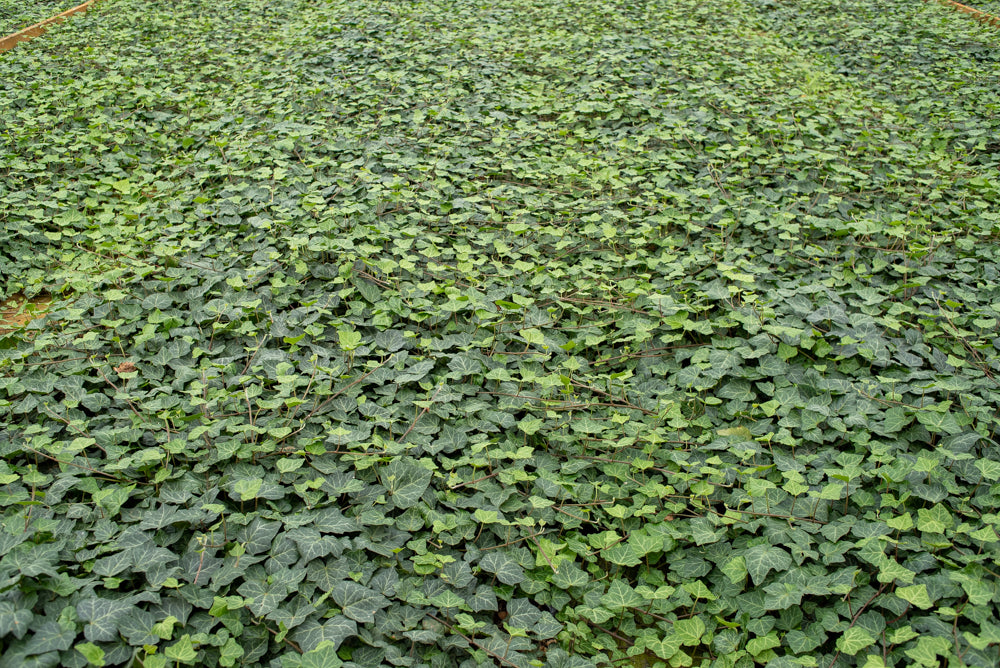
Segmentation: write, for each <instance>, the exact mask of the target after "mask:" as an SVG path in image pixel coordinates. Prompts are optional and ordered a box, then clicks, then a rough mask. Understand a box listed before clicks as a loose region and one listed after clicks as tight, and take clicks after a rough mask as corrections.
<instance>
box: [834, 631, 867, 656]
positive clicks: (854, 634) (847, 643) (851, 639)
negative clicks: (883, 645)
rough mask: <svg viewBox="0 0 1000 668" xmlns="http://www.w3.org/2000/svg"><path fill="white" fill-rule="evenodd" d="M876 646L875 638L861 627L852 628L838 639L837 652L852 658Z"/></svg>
mask: <svg viewBox="0 0 1000 668" xmlns="http://www.w3.org/2000/svg"><path fill="white" fill-rule="evenodd" d="M874 644H875V636H873V635H872V634H870V633H868V631H866V630H864V629H863V628H861V627H859V626H852V627H851V628H849V629H847V630H846V631H844V633H843V635H841V636H840V637H839V638H837V650H838V651H840V652H843V653H844V654H849V655H851V656H854V655H855V654H857V653H858V652H860V651H861V650H863V649H865V648H866V647H870V646H872V645H874Z"/></svg>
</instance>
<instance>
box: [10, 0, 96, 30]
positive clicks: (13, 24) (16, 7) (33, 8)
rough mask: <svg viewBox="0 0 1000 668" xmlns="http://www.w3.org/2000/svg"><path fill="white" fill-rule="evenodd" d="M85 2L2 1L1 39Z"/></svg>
mask: <svg viewBox="0 0 1000 668" xmlns="http://www.w3.org/2000/svg"><path fill="white" fill-rule="evenodd" d="M83 2H84V0H0V37H4V36H6V35H9V34H11V33H15V32H17V31H18V30H23V29H24V28H27V27H28V26H30V25H34V24H36V23H38V22H39V21H44V20H45V19H47V18H49V17H50V16H55V15H56V14H58V13H59V12H64V11H66V10H67V9H71V8H73V7H76V6H77V5H80V4H83Z"/></svg>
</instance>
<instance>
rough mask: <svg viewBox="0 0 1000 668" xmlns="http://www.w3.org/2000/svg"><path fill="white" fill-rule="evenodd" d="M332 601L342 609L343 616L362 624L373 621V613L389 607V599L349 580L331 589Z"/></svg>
mask: <svg viewBox="0 0 1000 668" xmlns="http://www.w3.org/2000/svg"><path fill="white" fill-rule="evenodd" d="M333 600H334V601H336V602H337V605H339V606H340V607H341V608H343V610H344V614H345V615H347V616H348V617H350V618H351V619H353V620H355V621H358V622H362V623H368V622H373V621H375V613H376V612H378V611H379V610H381V609H382V608H385V607H387V606H388V605H389V599H387V598H386V597H385V596H383V595H382V594H379V593H378V592H375V591H372V590H371V589H368V588H367V587H363V586H361V585H359V584H357V583H356V582H351V581H349V580H342V581H341V582H338V583H337V585H336V586H335V587H334V588H333Z"/></svg>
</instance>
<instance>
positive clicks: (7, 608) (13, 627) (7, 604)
mask: <svg viewBox="0 0 1000 668" xmlns="http://www.w3.org/2000/svg"><path fill="white" fill-rule="evenodd" d="M34 617H35V615H34V614H32V612H31V610H28V609H26V608H18V607H16V606H15V605H14V603H13V601H0V637H3V636H5V635H8V634H9V635H13V636H14V637H15V638H23V637H24V634H25V633H27V632H28V628H29V625H30V624H31V620H32V619H34Z"/></svg>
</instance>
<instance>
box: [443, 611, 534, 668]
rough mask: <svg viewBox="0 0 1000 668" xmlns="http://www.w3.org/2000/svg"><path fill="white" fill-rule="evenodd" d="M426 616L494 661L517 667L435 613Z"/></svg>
mask: <svg viewBox="0 0 1000 668" xmlns="http://www.w3.org/2000/svg"><path fill="white" fill-rule="evenodd" d="M427 616H428V617H430V618H431V619H433V620H434V621H435V622H437V623H438V624H441V625H442V626H444V627H445V628H447V629H448V630H449V631H451V632H452V633H455V634H457V635H460V636H461V637H463V638H465V641H466V642H467V643H469V644H470V645H472V646H473V647H476V648H478V649H481V650H483V651H484V652H486V654H487V655H488V656H490V657H491V658H492V659H493V660H494V661H498V662H499V663H500V664H501V665H504V666H513V668H519V667H518V665H517V664H516V663H513V662H511V661H508V660H507V659H506V657H502V656H500V655H499V654H497V653H496V652H491V651H490V650H488V649H486V648H485V647H483V646H482V645H480V644H479V643H477V642H476V641H475V640H473V639H472V637H471V636H467V635H465V634H464V633H462V632H461V631H456V630H455V625H454V624H449V623H448V622H446V621H444V620H443V619H441V618H440V617H437V616H436V615H432V614H431V613H429V612H428V613H427Z"/></svg>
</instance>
